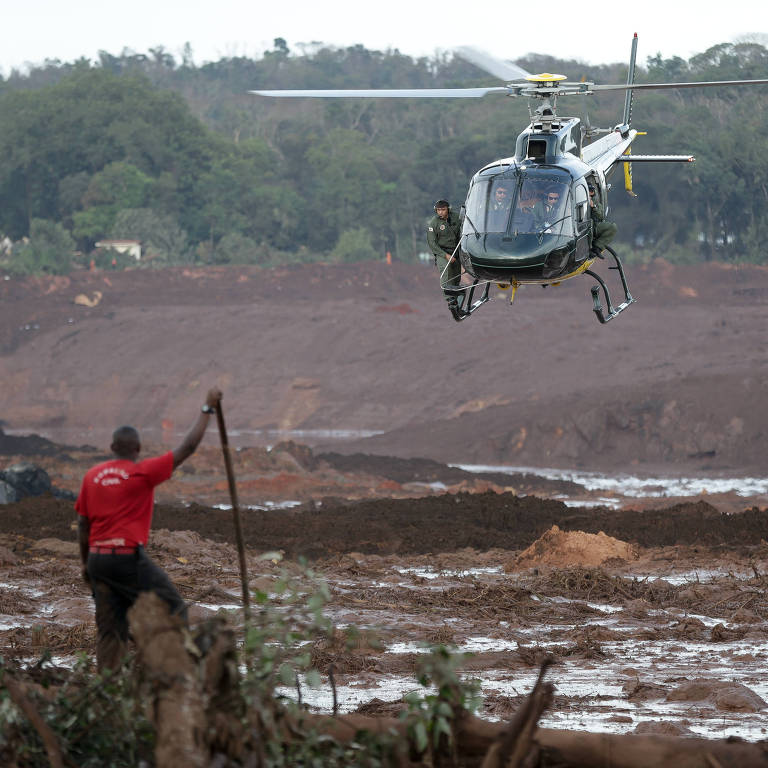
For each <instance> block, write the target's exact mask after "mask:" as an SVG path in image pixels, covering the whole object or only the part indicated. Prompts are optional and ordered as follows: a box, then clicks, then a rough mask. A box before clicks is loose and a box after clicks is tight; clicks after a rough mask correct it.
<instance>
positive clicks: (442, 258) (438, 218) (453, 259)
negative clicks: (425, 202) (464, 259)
mask: <svg viewBox="0 0 768 768" xmlns="http://www.w3.org/2000/svg"><path fill="white" fill-rule="evenodd" d="M460 239H461V223H460V222H459V216H458V214H457V213H454V212H453V211H452V210H451V204H450V203H449V202H448V201H447V200H438V201H437V202H436V203H435V215H434V216H433V217H432V218H431V219H430V221H429V224H428V225H427V245H428V246H429V249H430V251H432V255H433V256H434V257H435V266H437V268H438V269H439V270H440V275H441V276H440V286H441V288H442V289H443V293H444V294H445V298H446V300H447V301H448V307H449V308H450V310H451V313H452V314H453V315H454V317H456V314H457V312H458V311H459V309H460V303H459V300H458V298H457V296H456V294H455V293H454V292H452V291H451V289H454V290H455V289H457V288H458V287H459V285H460V281H461V264H460V263H459V256H458V253H457V254H456V255H455V256H454V255H453V254H454V251H455V250H456V246H457V245H458V244H459V240H460ZM445 262H448V264H447V266H446V264H445Z"/></svg>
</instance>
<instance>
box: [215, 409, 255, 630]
mask: <svg viewBox="0 0 768 768" xmlns="http://www.w3.org/2000/svg"><path fill="white" fill-rule="evenodd" d="M216 421H217V422H218V425H219V437H220V438H221V450H222V453H223V454H224V467H225V468H226V470H227V483H228V484H229V498H230V500H231V501H232V516H233V518H234V523H235V541H236V542H237V556H238V558H239V559H240V581H241V583H242V587H243V619H244V621H245V626H246V629H247V628H248V626H249V625H250V623H251V596H250V592H249V590H248V566H247V564H246V562H245V544H244V543H243V527H242V525H241V524H240V505H239V503H238V500H237V486H236V485H235V471H234V469H233V468H232V455H231V454H230V452H229V439H228V438H227V428H226V426H225V425H224V411H223V410H222V408H221V401H219V402H218V404H217V405H216Z"/></svg>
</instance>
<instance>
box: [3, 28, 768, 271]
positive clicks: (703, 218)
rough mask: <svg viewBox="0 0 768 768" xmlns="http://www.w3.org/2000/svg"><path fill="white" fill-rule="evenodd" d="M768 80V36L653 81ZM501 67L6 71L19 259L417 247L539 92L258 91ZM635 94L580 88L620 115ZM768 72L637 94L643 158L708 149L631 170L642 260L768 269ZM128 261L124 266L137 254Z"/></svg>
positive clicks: (618, 68) (632, 235)
mask: <svg viewBox="0 0 768 768" xmlns="http://www.w3.org/2000/svg"><path fill="white" fill-rule="evenodd" d="M518 61H519V63H520V64H521V65H522V66H523V67H525V68H526V69H528V70H529V71H533V72H537V71H550V72H563V73H565V74H567V75H568V76H569V79H571V80H578V79H587V80H594V81H595V82H601V83H621V82H623V81H625V79H626V65H622V64H615V65H602V66H588V65H585V64H584V63H580V62H578V61H562V60H558V59H554V58H552V57H548V56H541V55H530V56H528V57H526V58H524V59H520V60H518ZM741 78H768V50H766V48H765V47H763V46H762V45H759V44H757V43H737V44H734V43H723V44H720V45H717V46H714V47H712V48H710V49H709V50H707V51H705V52H704V53H701V54H698V55H696V56H693V57H692V58H690V59H688V60H684V59H681V58H679V57H673V58H670V59H663V58H662V57H661V56H659V55H656V56H653V57H650V58H648V59H647V61H646V65H645V66H644V67H640V68H639V71H638V75H637V79H638V81H640V82H643V81H645V82H659V81H662V80H665V81H666V80H672V81H678V82H683V81H692V80H732V79H741ZM493 82H494V80H493V78H492V77H491V76H489V75H487V74H486V73H483V72H482V71H480V70H478V69H476V68H475V67H473V66H472V65H470V64H468V63H466V62H463V61H462V60H461V59H458V58H456V57H453V56H451V55H448V54H445V55H436V56H434V57H431V58H418V59H414V58H411V57H409V56H405V55H403V54H401V53H400V52H399V51H397V50H390V51H384V52H381V51H370V50H367V49H365V48H364V47H362V46H353V47H350V48H344V49H337V48H329V47H324V46H307V47H306V48H305V49H303V50H301V51H298V52H295V51H290V50H289V49H288V47H287V45H286V44H285V41H284V40H282V39H277V40H276V41H275V44H274V49H273V50H271V51H268V52H266V53H265V54H264V55H263V56H262V57H261V58H260V59H249V58H244V57H239V58H227V59H222V60H220V61H217V62H212V63H207V64H203V65H199V66H198V65H196V64H195V63H194V61H193V56H192V53H191V51H190V50H189V49H187V50H185V51H184V53H183V54H182V56H181V59H180V60H176V58H174V57H173V56H171V55H170V54H169V53H167V52H166V51H165V50H164V49H162V48H158V49H153V50H151V51H150V52H149V53H147V54H136V53H133V52H131V51H124V52H123V53H122V54H121V55H119V56H114V55H111V54H108V53H102V54H100V56H99V59H98V61H93V62H92V61H87V60H80V61H76V62H70V63H62V62H59V61H47V62H45V63H44V64H42V65H39V66H35V67H33V68H31V69H30V70H29V71H28V72H24V73H20V72H13V73H11V75H10V76H9V77H8V78H4V79H3V78H0V241H2V239H3V238H2V236H3V235H5V236H7V238H8V240H6V241H5V242H6V243H7V242H8V241H13V243H14V245H13V247H12V248H6V249H5V251H6V253H5V256H4V257H3V256H2V254H1V253H0V258H4V259H5V262H6V266H10V267H11V268H14V269H16V270H19V271H30V272H35V271H50V272H64V271H67V270H68V269H69V268H70V267H71V264H72V259H73V258H74V259H75V263H78V259H79V263H83V261H86V262H87V261H88V260H89V259H92V258H93V259H95V260H97V261H98V260H99V259H105V258H107V259H108V263H109V264H111V263H112V261H115V263H116V265H117V266H121V265H122V264H123V263H125V259H124V257H120V258H117V257H116V255H115V254H108V255H107V256H104V255H103V254H102V253H101V252H100V251H98V250H95V244H96V243H97V242H100V241H102V240H104V239H115V238H128V239H137V240H140V241H142V244H143V246H144V250H145V254H146V255H148V256H149V257H150V263H156V264H157V263H159V264H164V263H169V264H172V263H202V264H210V263H213V264H221V263H254V264H265V265H268V264H275V263H285V262H289V261H312V260H318V259H323V260H328V259H330V260H336V261H347V260H349V261H356V260H362V259H374V258H381V257H383V255H384V253H385V252H387V251H389V252H391V253H392V255H393V256H394V257H395V258H398V259H401V260H406V261H408V260H414V259H416V258H418V253H419V252H420V251H423V250H425V245H424V222H425V220H426V218H427V217H428V216H429V215H430V214H431V206H432V203H433V202H434V200H435V199H437V198H442V197H445V198H447V199H449V200H451V201H452V202H453V203H454V204H455V205H458V204H460V203H461V202H462V201H463V199H464V196H465V194H466V189H467V184H468V181H469V179H470V177H471V176H472V174H473V173H474V172H475V171H476V170H478V169H479V168H480V167H482V166H483V165H485V164H486V163H488V162H489V161H491V160H493V159H495V158H498V157H505V156H509V155H511V154H513V152H514V143H515V138H516V136H517V134H518V133H519V131H520V130H522V128H524V127H525V125H527V123H528V120H529V116H528V110H527V105H526V103H525V100H524V99H516V100H513V99H503V98H493V97H486V98H484V99H479V100H476V101H475V100H473V101H471V102H469V101H467V100H431V99H424V100H422V99H407V100H343V101H330V100H329V101H324V100H296V101H294V100H290V101H289V100H272V99H267V98H264V97H259V96H253V95H250V94H248V91H249V90H251V89H257V88H299V87H300V88H318V87H325V88H351V87H361V88H362V87H366V88H368V87H370V88H396V87H469V86H473V85H486V84H493ZM623 98H624V97H623V94H613V93H611V94H600V95H599V96H598V95H596V96H590V97H589V98H588V99H579V100H576V99H572V100H570V101H566V100H565V99H561V101H560V104H559V108H560V111H561V113H563V114H565V113H569V114H575V115H582V114H583V111H584V109H585V107H586V109H587V111H588V114H589V119H590V122H591V124H592V125H595V126H597V125H599V126H604V127H609V126H612V125H614V124H616V123H617V122H618V120H619V118H620V115H621V111H622V106H623ZM767 104H768V88H766V87H765V86H754V87H741V88H737V87H733V88H707V89H688V90H680V91H654V92H651V91H648V92H638V94H637V95H636V97H635V104H634V110H633V111H634V115H633V126H634V127H636V128H638V129H639V130H643V131H647V133H648V135H647V136H645V137H642V138H639V139H638V140H637V141H636V142H635V145H634V146H633V151H635V152H638V153H678V152H691V153H693V154H695V155H696V157H697V162H696V164H694V165H692V166H688V165H686V166H680V165H648V164H645V165H642V166H637V167H635V169H634V177H635V179H634V186H635V191H636V193H637V197H636V198H630V197H629V196H627V195H625V194H624V193H623V192H622V191H621V189H620V188H621V186H622V184H621V178H620V175H619V174H618V173H617V174H616V176H615V177H614V178H613V183H614V192H613V194H612V196H611V200H610V202H611V205H612V211H611V217H612V218H613V219H614V220H615V221H616V222H617V224H618V225H619V247H620V248H621V250H622V252H623V253H624V255H625V256H627V257H628V258H630V259H632V258H635V259H644V260H647V259H651V258H655V257H665V258H668V259H671V260H673V261H684V260H687V261H694V260H709V259H723V260H731V261H736V262H740V261H749V262H754V263H763V262H764V261H765V260H766V259H765V256H764V249H763V247H762V243H763V242H764V240H765V239H766V238H767V237H768V219H766V217H765V215H764V211H765V210H766V204H767V203H768V151H767V150H768V138H766V136H765V132H764V131H762V130H761V128H762V126H761V122H762V118H761V116H762V114H763V113H764V111H765V108H766V105H767ZM121 259H122V260H121Z"/></svg>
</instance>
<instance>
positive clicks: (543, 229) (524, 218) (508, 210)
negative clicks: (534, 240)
mask: <svg viewBox="0 0 768 768" xmlns="http://www.w3.org/2000/svg"><path fill="white" fill-rule="evenodd" d="M570 181H571V179H570V176H569V175H568V174H564V173H559V172H558V171H556V170H553V171H545V172H541V171H538V172H536V173H535V174H526V173H525V172H519V171H518V172H515V173H514V174H500V175H497V176H495V177H494V178H490V179H480V180H478V181H477V182H476V183H475V184H474V185H473V187H472V189H471V190H470V193H469V197H468V199H467V204H466V217H465V221H464V234H471V233H472V232H474V231H475V230H474V229H473V226H474V227H476V228H477V231H479V232H486V233H493V232H498V233H506V234H507V235H508V236H515V235H518V234H542V233H546V234H550V235H559V234H566V235H568V234H570V233H571V232H572V231H573V223H572V219H571V201H570V186H571V185H570Z"/></svg>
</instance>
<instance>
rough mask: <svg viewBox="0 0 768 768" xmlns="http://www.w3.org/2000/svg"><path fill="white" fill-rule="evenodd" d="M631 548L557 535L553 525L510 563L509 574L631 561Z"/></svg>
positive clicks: (599, 537) (596, 537)
mask: <svg viewBox="0 0 768 768" xmlns="http://www.w3.org/2000/svg"><path fill="white" fill-rule="evenodd" d="M635 557H636V554H635V551H634V548H633V547H632V545H631V544H627V542H625V541H620V540H619V539H615V538H614V537H613V536H606V535H605V534H604V533H603V532H602V531H600V532H599V533H597V534H594V533H584V531H561V530H560V528H558V526H556V525H553V526H552V527H551V528H550V529H549V530H548V531H547V532H546V533H545V534H544V535H543V536H542V537H541V538H539V539H537V540H536V541H534V542H533V544H531V546H530V547H528V548H527V549H526V550H524V551H523V552H521V553H520V554H519V555H518V557H516V558H515V560H514V561H513V562H512V563H510V564H509V565H508V566H507V567H506V570H507V571H509V572H512V571H516V570H523V569H525V568H532V567H534V566H540V565H547V566H551V567H553V568H568V567H571V566H574V565H580V566H585V567H596V566H598V565H602V564H603V563H604V562H606V561H607V560H634V559H635Z"/></svg>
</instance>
